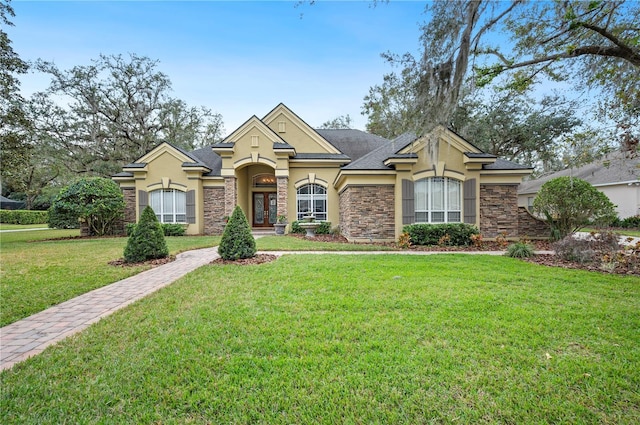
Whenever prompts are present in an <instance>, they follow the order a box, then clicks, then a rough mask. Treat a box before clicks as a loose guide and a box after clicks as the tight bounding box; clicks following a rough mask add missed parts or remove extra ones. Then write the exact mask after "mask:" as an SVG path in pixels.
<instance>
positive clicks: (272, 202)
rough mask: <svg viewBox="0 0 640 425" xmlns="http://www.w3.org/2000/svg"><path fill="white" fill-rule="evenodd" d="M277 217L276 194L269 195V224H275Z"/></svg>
mask: <svg viewBox="0 0 640 425" xmlns="http://www.w3.org/2000/svg"><path fill="white" fill-rule="evenodd" d="M277 215H278V194H277V193H270V194H269V224H275V222H276V220H277V218H278V217H277Z"/></svg>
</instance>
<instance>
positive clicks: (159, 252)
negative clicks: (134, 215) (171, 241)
mask: <svg viewBox="0 0 640 425" xmlns="http://www.w3.org/2000/svg"><path fill="white" fill-rule="evenodd" d="M168 255H169V248H167V241H166V240H165V239H164V232H163V231H162V226H161V225H160V223H159V222H158V219H157V218H156V214H155V213H154V212H153V209H152V208H151V207H149V206H147V207H146V208H145V209H144V210H143V211H142V216H140V221H139V222H138V224H137V225H136V227H135V229H134V230H133V232H132V233H131V236H129V240H128V241H127V246H126V247H125V248H124V260H125V261H126V262H127V263H139V262H141V261H147V260H153V259H155V258H164V257H167V256H168Z"/></svg>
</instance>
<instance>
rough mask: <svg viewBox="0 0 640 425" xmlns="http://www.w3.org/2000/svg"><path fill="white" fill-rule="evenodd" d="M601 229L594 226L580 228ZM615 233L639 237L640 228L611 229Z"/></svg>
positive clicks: (587, 229)
mask: <svg viewBox="0 0 640 425" xmlns="http://www.w3.org/2000/svg"><path fill="white" fill-rule="evenodd" d="M601 230H602V229H594V228H590V227H587V228H584V229H582V230H581V232H596V233H597V232H600V231H601ZM612 231H613V232H615V233H618V234H620V235H623V236H633V237H635V238H638V237H640V230H636V229H613V230H612Z"/></svg>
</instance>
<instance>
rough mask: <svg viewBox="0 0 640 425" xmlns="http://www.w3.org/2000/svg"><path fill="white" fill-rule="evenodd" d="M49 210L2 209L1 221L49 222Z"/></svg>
mask: <svg viewBox="0 0 640 425" xmlns="http://www.w3.org/2000/svg"><path fill="white" fill-rule="evenodd" d="M48 220H49V213H48V212H47V211H30V210H0V223H4V224H47V221H48Z"/></svg>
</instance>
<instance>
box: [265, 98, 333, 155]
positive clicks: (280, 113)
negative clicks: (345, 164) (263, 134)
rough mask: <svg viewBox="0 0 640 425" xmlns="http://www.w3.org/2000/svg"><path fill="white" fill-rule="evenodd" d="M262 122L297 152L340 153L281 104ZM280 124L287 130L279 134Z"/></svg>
mask: <svg viewBox="0 0 640 425" xmlns="http://www.w3.org/2000/svg"><path fill="white" fill-rule="evenodd" d="M262 122H264V123H265V124H266V125H267V126H269V128H271V130H272V131H273V132H274V133H275V132H278V133H277V134H278V135H279V137H281V138H282V139H284V140H285V141H286V142H287V143H289V144H290V145H291V146H293V147H294V148H295V149H296V151H298V152H305V153H329V154H340V153H342V152H340V150H339V149H338V148H337V147H335V146H333V145H332V144H331V143H329V141H327V140H326V139H325V138H324V137H322V135H320V134H319V133H318V132H317V131H316V130H314V129H313V128H312V127H311V126H310V125H309V124H307V123H306V122H305V121H304V120H303V119H302V118H300V117H299V116H298V115H296V114H295V113H294V112H293V111H291V109H289V108H287V106H285V105H284V104H283V103H280V104H279V105H278V106H276V107H275V108H273V109H272V110H271V111H270V112H269V113H268V114H267V115H265V116H264V118H262ZM280 123H284V124H285V126H286V127H289V128H285V130H284V131H283V132H282V133H280V132H279V131H280V128H279V126H280Z"/></svg>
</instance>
